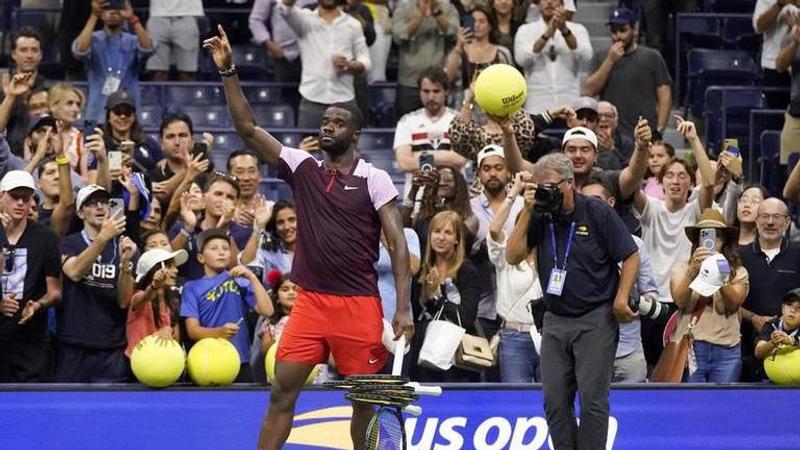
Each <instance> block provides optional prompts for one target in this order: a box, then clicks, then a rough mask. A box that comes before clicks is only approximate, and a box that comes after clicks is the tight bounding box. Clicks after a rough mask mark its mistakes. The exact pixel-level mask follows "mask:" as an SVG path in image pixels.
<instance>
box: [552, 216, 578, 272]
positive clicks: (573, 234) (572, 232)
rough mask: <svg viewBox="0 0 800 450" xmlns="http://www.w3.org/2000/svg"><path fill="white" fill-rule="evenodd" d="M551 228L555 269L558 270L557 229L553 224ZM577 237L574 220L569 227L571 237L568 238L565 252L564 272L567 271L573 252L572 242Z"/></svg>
mask: <svg viewBox="0 0 800 450" xmlns="http://www.w3.org/2000/svg"><path fill="white" fill-rule="evenodd" d="M548 225H549V227H550V243H551V244H552V246H553V267H554V268H556V269H558V243H557V242H556V227H555V226H554V225H553V222H550V223H548ZM574 237H575V221H574V220H573V221H572V223H571V224H570V226H569V235H568V236H567V248H566V249H565V251H564V265H563V266H562V267H561V269H562V270H566V269H567V259H568V258H569V252H570V250H572V240H573V238H574Z"/></svg>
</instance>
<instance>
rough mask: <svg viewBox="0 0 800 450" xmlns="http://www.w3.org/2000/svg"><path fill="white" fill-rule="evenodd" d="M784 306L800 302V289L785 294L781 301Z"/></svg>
mask: <svg viewBox="0 0 800 450" xmlns="http://www.w3.org/2000/svg"><path fill="white" fill-rule="evenodd" d="M781 300H782V301H783V303H784V304H786V303H793V302H797V301H800V288H796V289H792V290H791V291H789V292H787V293H785V294H784V295H783V298H782V299H781Z"/></svg>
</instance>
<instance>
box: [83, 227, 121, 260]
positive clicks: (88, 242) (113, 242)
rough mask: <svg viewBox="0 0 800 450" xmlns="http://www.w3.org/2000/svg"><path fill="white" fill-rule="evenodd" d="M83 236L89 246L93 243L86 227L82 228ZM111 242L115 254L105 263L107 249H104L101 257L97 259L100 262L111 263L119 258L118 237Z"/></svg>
mask: <svg viewBox="0 0 800 450" xmlns="http://www.w3.org/2000/svg"><path fill="white" fill-rule="evenodd" d="M81 237H82V238H83V240H84V242H86V245H87V246H88V245H92V240H91V239H89V235H88V234H86V229H83V230H81ZM109 244H111V249H112V250H113V251H114V253H113V256H112V257H111V261H109V262H107V263H103V253H104V252H105V251H106V250H105V249H103V251H102V252H100V256H99V259H98V260H97V262H98V263H100V264H111V263H113V262H114V261H115V260H116V259H117V238H114V239H112V240H111V242H109ZM106 245H108V244H106Z"/></svg>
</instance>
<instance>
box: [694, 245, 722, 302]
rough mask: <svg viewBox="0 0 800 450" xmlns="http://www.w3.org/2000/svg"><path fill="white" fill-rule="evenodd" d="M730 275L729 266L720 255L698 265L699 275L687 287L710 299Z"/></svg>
mask: <svg viewBox="0 0 800 450" xmlns="http://www.w3.org/2000/svg"><path fill="white" fill-rule="evenodd" d="M730 274H731V265H730V264H729V263H728V260H727V259H725V256H723V255H722V254H721V253H715V254H713V255H711V256H709V257H708V258H706V259H705V260H704V261H703V263H702V264H701V265H700V273H698V274H697V277H695V279H694V280H693V281H692V283H691V284H690V285H689V288H690V289H691V290H693V291H695V292H697V293H698V294H700V295H702V296H703V297H711V296H712V295H714V293H715V292H717V291H718V290H720V288H722V286H724V285H725V281H726V280H727V279H728V276H729V275H730Z"/></svg>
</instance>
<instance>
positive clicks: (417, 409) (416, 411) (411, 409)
mask: <svg viewBox="0 0 800 450" xmlns="http://www.w3.org/2000/svg"><path fill="white" fill-rule="evenodd" d="M403 412H404V413H408V414H411V415H412V416H414V417H419V416H420V415H421V414H422V407H421V406H418V405H408V406H406V407H405V408H403Z"/></svg>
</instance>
